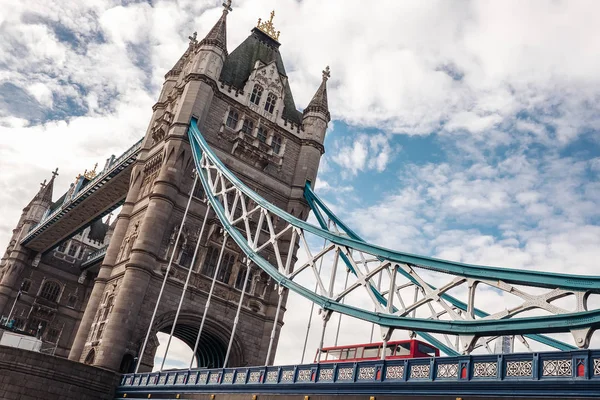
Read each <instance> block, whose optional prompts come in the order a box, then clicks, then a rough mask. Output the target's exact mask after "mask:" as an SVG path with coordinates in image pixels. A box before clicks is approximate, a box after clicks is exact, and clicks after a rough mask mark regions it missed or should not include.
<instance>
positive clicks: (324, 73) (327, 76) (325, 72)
mask: <svg viewBox="0 0 600 400" xmlns="http://www.w3.org/2000/svg"><path fill="white" fill-rule="evenodd" d="M330 76H331V73H330V72H329V65H328V66H326V67H325V69H324V70H323V80H324V81H326V82H327V79H329V77H330Z"/></svg>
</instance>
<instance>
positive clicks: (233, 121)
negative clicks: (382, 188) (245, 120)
mask: <svg viewBox="0 0 600 400" xmlns="http://www.w3.org/2000/svg"><path fill="white" fill-rule="evenodd" d="M238 118H239V115H238V113H237V112H236V111H234V110H231V111H229V114H228V115H227V122H226V124H227V126H228V127H230V128H231V129H235V127H236V126H237V123H238Z"/></svg>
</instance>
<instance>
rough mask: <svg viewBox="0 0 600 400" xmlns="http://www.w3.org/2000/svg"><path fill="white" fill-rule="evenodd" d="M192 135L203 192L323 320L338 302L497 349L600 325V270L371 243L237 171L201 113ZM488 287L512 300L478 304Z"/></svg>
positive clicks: (446, 341) (580, 342)
mask: <svg viewBox="0 0 600 400" xmlns="http://www.w3.org/2000/svg"><path fill="white" fill-rule="evenodd" d="M190 142H191V144H192V149H193V152H194V157H195V160H196V167H197V170H198V172H199V176H200V180H201V182H202V185H203V186H204V190H205V192H206V195H207V198H208V200H209V202H210V203H211V205H212V207H213V209H214V210H215V212H216V214H217V216H218V218H219V219H220V221H221V223H222V224H223V226H224V228H225V230H226V232H227V234H229V235H230V236H231V238H232V239H233V240H234V241H235V242H236V243H237V245H238V246H239V247H240V248H241V249H242V250H243V251H244V252H245V253H246V255H247V256H248V258H249V259H250V260H251V261H252V262H254V263H255V264H256V265H257V266H258V267H260V268H261V269H263V270H264V271H265V272H266V273H267V274H269V275H270V276H271V278H273V279H274V280H275V281H276V282H277V283H278V284H279V290H280V291H282V290H284V288H287V289H290V290H291V291H293V292H295V293H298V294H300V295H302V296H304V297H306V298H308V299H309V300H311V301H313V302H314V303H316V304H318V305H319V306H320V307H321V308H322V310H323V311H324V312H322V313H321V315H322V316H323V318H324V319H325V320H327V319H328V318H329V317H330V315H331V313H332V312H341V313H344V314H347V315H350V316H352V317H355V318H359V319H362V320H365V321H369V322H372V323H375V324H378V325H379V326H381V327H382V336H383V337H384V339H386V338H389V336H390V334H391V332H392V331H393V330H394V329H405V330H408V331H413V332H420V333H421V334H422V335H424V337H425V338H426V339H427V340H428V341H430V342H433V343H434V344H435V345H436V346H438V347H440V348H441V349H442V350H443V351H444V352H446V353H450V354H456V352H457V351H458V352H463V353H468V352H471V351H473V350H474V349H476V348H479V347H481V348H485V349H487V350H488V351H490V352H491V351H492V349H491V348H490V343H491V342H492V341H493V340H495V339H496V338H498V337H500V336H502V335H514V336H516V337H517V338H518V339H519V340H521V341H522V342H523V343H524V344H525V345H526V346H527V347H529V345H528V344H527V339H526V337H527V338H529V339H533V340H536V341H539V342H542V343H545V344H549V345H551V346H554V347H557V348H561V349H562V350H567V349H570V348H573V346H571V345H566V344H564V343H562V342H559V341H557V340H555V339H552V338H550V337H547V336H542V335H539V334H540V333H555V332H571V334H572V336H573V337H574V342H575V344H576V345H577V346H578V347H586V346H587V345H588V344H589V338H590V335H591V333H592V332H593V330H594V329H596V327H597V326H599V325H600V310H598V308H597V307H593V305H592V304H591V302H590V301H589V298H590V294H595V293H599V292H600V279H599V278H598V277H583V276H576V275H564V274H551V273H541V272H535V271H519V270H508V269H501V268H493V267H480V266H474V265H468V264H460V263H455V262H447V261H443V260H436V259H432V258H427V257H421V256H415V255H410V254H406V253H401V252H397V251H392V250H388V249H384V248H381V247H378V246H374V245H371V244H368V243H365V242H363V241H361V240H360V239H359V238H358V237H357V236H356V235H355V234H354V233H353V232H352V231H350V230H349V229H348V228H347V227H346V226H345V225H343V224H341V223H340V221H339V220H333V222H332V223H331V224H330V227H331V228H330V230H327V229H323V228H318V227H315V226H314V225H311V224H308V223H306V222H304V221H302V220H300V219H298V218H296V217H295V216H294V215H291V214H294V211H293V210H290V213H291V214H290V213H288V212H286V211H283V210H281V209H279V208H277V207H276V206H274V205H273V204H270V203H269V202H267V201H266V200H265V199H263V198H262V197H260V196H259V195H258V194H256V193H255V192H253V191H252V190H250V189H249V188H248V187H246V186H245V185H244V184H243V183H242V182H241V181H239V179H238V178H237V177H235V175H233V174H232V173H231V172H230V171H229V170H228V169H227V168H226V167H225V166H224V165H223V164H222V163H221V161H220V160H219V159H218V158H217V157H216V155H215V154H214V153H213V152H212V150H210V147H209V146H208V145H207V144H206V142H205V141H204V139H203V138H202V135H201V134H200V133H199V131H198V129H197V126H196V124H195V121H192V123H191V127H190ZM321 207H322V208H323V209H324V210H326V208H325V207H324V206H322V205H321ZM313 210H314V209H313ZM326 211H328V210H326ZM328 217H330V218H332V215H328ZM321 218H322V216H321ZM321 225H322V226H323V225H324V224H321ZM323 241H324V242H325V245H323ZM294 250H297V252H295V251H294ZM294 253H296V254H297V257H298V260H297V262H295V261H296V260H294V257H292V255H293V254H294ZM347 271H348V272H349V280H348V284H347V286H344V285H343V282H344V278H345V277H346V273H347ZM433 283H435V285H433ZM315 288H316V289H315ZM482 290H490V291H492V292H493V293H504V295H510V296H511V299H512V303H511V304H510V306H509V307H506V308H504V309H502V310H498V311H496V312H493V313H489V314H488V313H484V312H482V311H480V309H479V308H477V301H479V300H480V297H483V296H476V293H481V291H482ZM566 298H571V299H572V300H574V302H573V306H571V308H567V307H566V306H565V302H564V301H563V300H564V299H566ZM373 309H374V310H375V311H373ZM532 310H533V311H534V314H533V315H528V313H527V312H531V311H532ZM536 311H537V312H538V313H537V314H535V312H536ZM540 312H542V313H543V315H540ZM432 334H435V335H436V336H433V335H432ZM438 338H439V339H438ZM561 346H562V347H561Z"/></svg>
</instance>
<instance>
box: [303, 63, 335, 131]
mask: <svg viewBox="0 0 600 400" xmlns="http://www.w3.org/2000/svg"><path fill="white" fill-rule="evenodd" d="M330 76H331V73H330V71H329V66H327V67H325V70H323V80H322V81H321V85H320V86H319V88H318V89H317V92H316V93H315V95H314V96H313V98H312V100H311V101H310V103H308V106H306V108H305V109H304V115H306V114H307V113H308V112H310V111H315V112H321V113H323V114H325V116H326V117H327V122H329V120H330V119H331V117H330V115H329V104H328V103H327V80H328V79H329V77H330Z"/></svg>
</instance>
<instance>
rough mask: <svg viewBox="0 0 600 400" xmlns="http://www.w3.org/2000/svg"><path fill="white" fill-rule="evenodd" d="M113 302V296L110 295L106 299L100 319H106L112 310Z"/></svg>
mask: <svg viewBox="0 0 600 400" xmlns="http://www.w3.org/2000/svg"><path fill="white" fill-rule="evenodd" d="M114 302H115V296H110V297H109V298H108V300H107V301H106V305H105V306H104V312H103V313H102V320H103V321H106V320H107V319H108V316H109V315H110V312H111V311H112V308H113V304H114Z"/></svg>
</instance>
